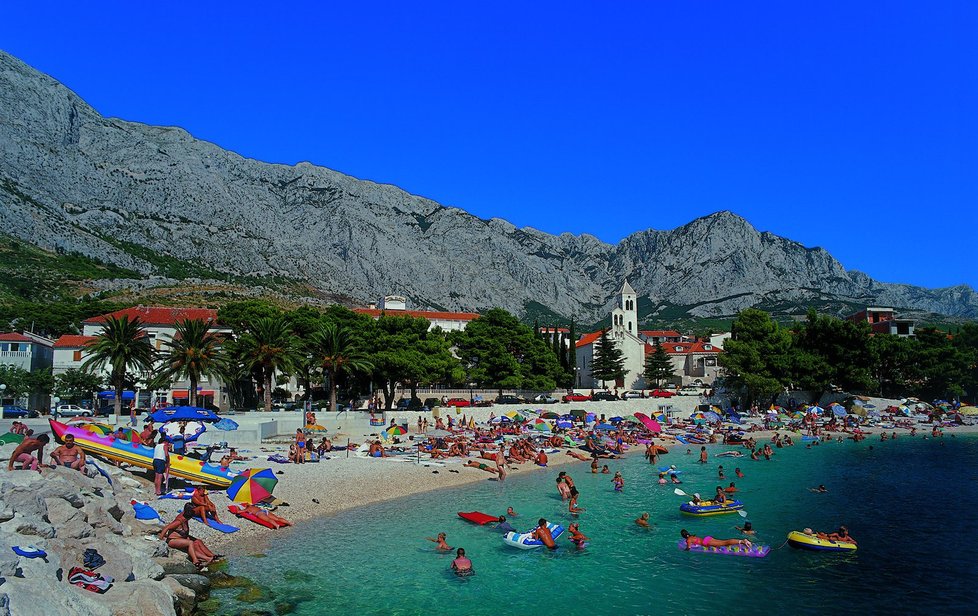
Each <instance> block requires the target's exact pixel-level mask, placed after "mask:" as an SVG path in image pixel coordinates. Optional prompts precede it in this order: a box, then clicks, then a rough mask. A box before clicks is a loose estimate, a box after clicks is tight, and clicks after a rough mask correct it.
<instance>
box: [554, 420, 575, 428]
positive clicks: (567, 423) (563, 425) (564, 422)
mask: <svg viewBox="0 0 978 616" xmlns="http://www.w3.org/2000/svg"><path fill="white" fill-rule="evenodd" d="M557 427H558V428H573V427H574V424H573V423H572V422H570V421H567V420H566V419H561V420H558V421H557Z"/></svg>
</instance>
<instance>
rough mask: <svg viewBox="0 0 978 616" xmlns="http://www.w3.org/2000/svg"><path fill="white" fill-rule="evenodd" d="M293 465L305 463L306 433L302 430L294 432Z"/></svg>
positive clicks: (298, 429)
mask: <svg viewBox="0 0 978 616" xmlns="http://www.w3.org/2000/svg"><path fill="white" fill-rule="evenodd" d="M295 463H296V464H305V463H306V433H305V432H303V431H302V428H296V430H295Z"/></svg>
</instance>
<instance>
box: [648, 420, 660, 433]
mask: <svg viewBox="0 0 978 616" xmlns="http://www.w3.org/2000/svg"><path fill="white" fill-rule="evenodd" d="M645 427H646V428H648V429H649V431H650V432H656V433H659V432H662V426H660V425H659V422H657V421H655V420H654V419H650V420H649V423H647V424H645Z"/></svg>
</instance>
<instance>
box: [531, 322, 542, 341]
mask: <svg viewBox="0 0 978 616" xmlns="http://www.w3.org/2000/svg"><path fill="white" fill-rule="evenodd" d="M533 335H534V336H536V337H537V338H540V337H541V335H540V319H537V318H534V319H533Z"/></svg>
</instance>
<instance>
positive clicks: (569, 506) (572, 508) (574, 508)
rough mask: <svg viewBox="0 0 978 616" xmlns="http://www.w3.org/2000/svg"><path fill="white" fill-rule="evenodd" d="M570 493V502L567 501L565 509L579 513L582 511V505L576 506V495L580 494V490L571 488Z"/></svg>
mask: <svg viewBox="0 0 978 616" xmlns="http://www.w3.org/2000/svg"><path fill="white" fill-rule="evenodd" d="M570 494H571V495H570V502H568V503H567V511H569V512H571V513H581V512H582V511H584V508H583V507H578V506H577V497H578V496H580V492H578V491H577V488H571V492H570Z"/></svg>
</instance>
